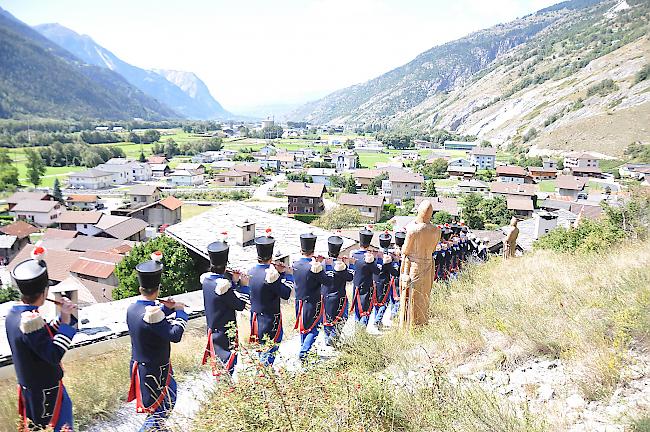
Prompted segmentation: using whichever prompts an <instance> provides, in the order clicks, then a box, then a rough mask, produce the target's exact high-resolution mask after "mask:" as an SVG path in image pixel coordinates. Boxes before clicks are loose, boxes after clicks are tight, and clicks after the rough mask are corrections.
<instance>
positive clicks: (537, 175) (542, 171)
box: [527, 167, 557, 182]
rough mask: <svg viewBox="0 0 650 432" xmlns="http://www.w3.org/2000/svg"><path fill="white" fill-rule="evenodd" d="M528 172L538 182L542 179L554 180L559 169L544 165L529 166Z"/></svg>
mask: <svg viewBox="0 0 650 432" xmlns="http://www.w3.org/2000/svg"><path fill="white" fill-rule="evenodd" d="M527 170H528V174H529V175H530V177H532V179H533V180H534V181H536V182H539V181H542V180H554V179H555V178H556V177H557V169H555V168H544V167H528V168H527Z"/></svg>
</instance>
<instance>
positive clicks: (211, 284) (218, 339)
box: [201, 273, 248, 364]
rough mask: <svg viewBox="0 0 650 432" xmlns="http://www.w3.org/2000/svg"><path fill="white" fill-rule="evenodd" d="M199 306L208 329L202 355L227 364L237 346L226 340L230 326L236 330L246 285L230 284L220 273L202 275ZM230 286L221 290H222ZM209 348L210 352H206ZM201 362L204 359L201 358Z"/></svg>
mask: <svg viewBox="0 0 650 432" xmlns="http://www.w3.org/2000/svg"><path fill="white" fill-rule="evenodd" d="M201 279H202V281H203V282H202V284H201V285H202V289H203V305H204V307H205V320H206V323H207V328H208V335H209V340H208V349H206V355H207V354H210V355H216V356H217V357H219V359H220V360H221V361H222V362H223V363H224V364H227V363H228V362H229V361H230V360H231V355H232V352H231V349H233V348H234V346H235V345H236V344H237V338H236V337H235V336H234V335H233V337H228V333H229V331H228V330H229V329H230V327H233V326H234V329H236V328H237V316H236V313H237V311H242V310H244V308H245V307H246V302H245V301H244V300H243V299H244V298H246V292H247V291H248V287H247V286H241V285H239V284H232V281H231V280H230V279H229V278H227V277H226V276H225V275H223V274H217V273H205V274H203V275H202V276H201ZM227 284H230V285H231V286H230V287H229V288H228V289H227V290H225V291H224V287H226V286H227ZM209 348H211V349H209ZM204 360H206V359H205V358H204Z"/></svg>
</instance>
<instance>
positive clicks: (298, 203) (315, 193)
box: [286, 182, 327, 214]
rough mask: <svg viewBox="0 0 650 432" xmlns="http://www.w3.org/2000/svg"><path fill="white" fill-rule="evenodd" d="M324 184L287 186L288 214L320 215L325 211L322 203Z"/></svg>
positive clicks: (324, 190) (293, 184)
mask: <svg viewBox="0 0 650 432" xmlns="http://www.w3.org/2000/svg"><path fill="white" fill-rule="evenodd" d="M326 191H327V189H325V185H324V184H316V183H295V182H291V183H289V184H288V185H287V192H286V195H287V198H288V210H287V211H288V213H289V214H321V213H323V211H324V210H325V204H324V203H323V193H325V192H326Z"/></svg>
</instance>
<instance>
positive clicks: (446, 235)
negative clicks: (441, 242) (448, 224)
mask: <svg viewBox="0 0 650 432" xmlns="http://www.w3.org/2000/svg"><path fill="white" fill-rule="evenodd" d="M451 233H452V231H451V229H450V228H445V229H444V230H443V231H442V238H443V239H445V240H449V239H450V238H451Z"/></svg>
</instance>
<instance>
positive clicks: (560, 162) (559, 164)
mask: <svg viewBox="0 0 650 432" xmlns="http://www.w3.org/2000/svg"><path fill="white" fill-rule="evenodd" d="M557 169H558V171H562V170H563V169H564V159H558V161H557Z"/></svg>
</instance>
